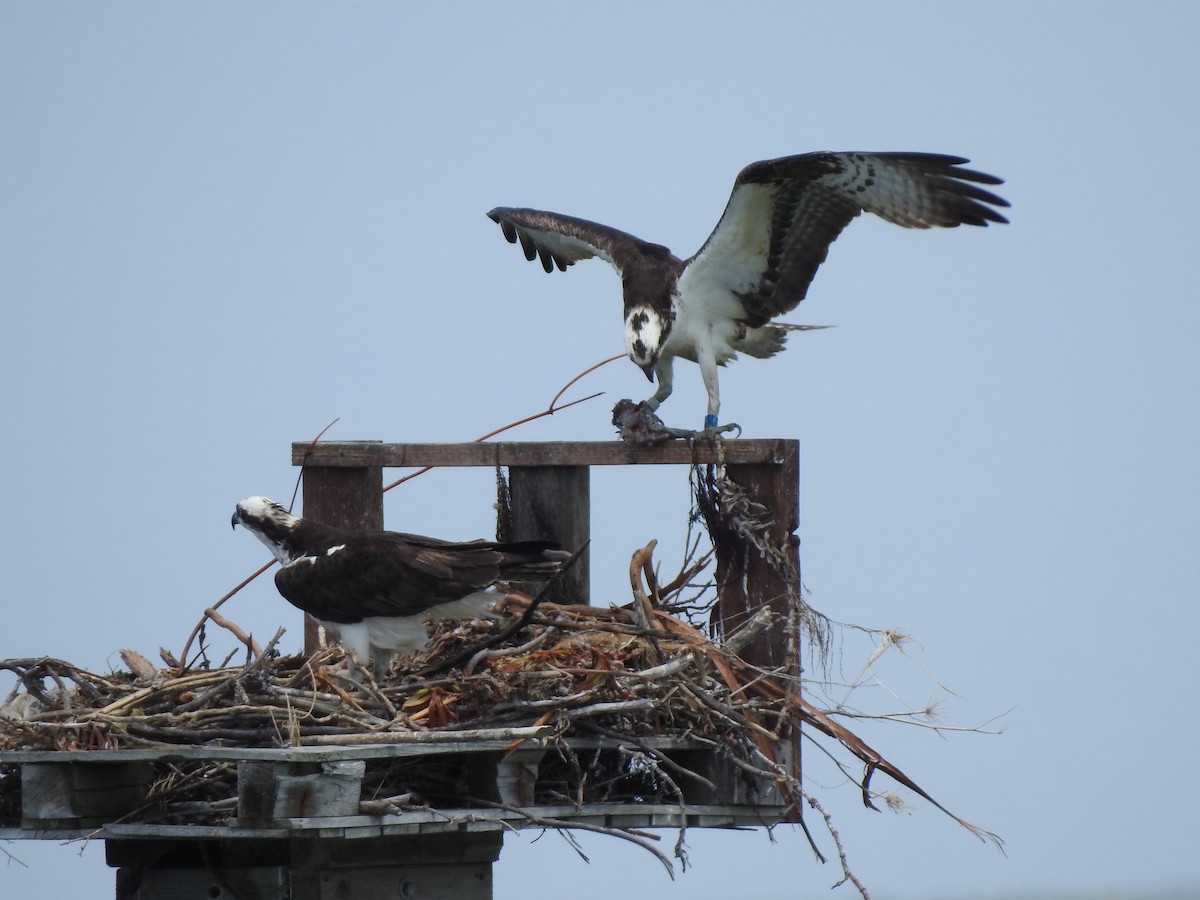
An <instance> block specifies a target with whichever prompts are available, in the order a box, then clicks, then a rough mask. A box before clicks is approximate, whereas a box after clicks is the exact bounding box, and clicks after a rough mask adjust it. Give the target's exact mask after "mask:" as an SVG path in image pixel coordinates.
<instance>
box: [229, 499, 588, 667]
mask: <svg viewBox="0 0 1200 900" xmlns="http://www.w3.org/2000/svg"><path fill="white" fill-rule="evenodd" d="M232 524H233V527H235V528H236V527H237V526H238V525H244V526H245V527H246V528H248V529H249V530H250V531H251V532H253V533H254V534H255V535H256V536H257V537H258V539H259V540H260V541H262V542H263V543H264V544H266V545H267V548H268V549H269V550H270V551H271V552H272V553H273V554H274V555H275V558H276V559H277V560H279V564H280V568H279V571H278V572H276V573H275V586H276V587H277V588H279V593H281V594H282V595H283V596H284V599H286V600H287V601H288V602H289V603H291V604H292V605H293V606H297V607H299V608H300V609H302V610H304V611H305V612H306V613H308V614H309V615H310V616H312V617H313V618H314V619H316V620H317V621H318V622H319V623H321V625H323V626H324V627H325V629H326V631H327V632H328V633H330V634H332V635H333V636H335V637H336V638H337V639H338V641H339V642H340V643H341V644H342V646H344V647H345V648H346V649H348V650H351V651H353V653H354V654H355V656H356V657H357V658H358V661H359V662H361V663H362V664H364V665H366V664H367V663H368V662H371V663H372V664H373V665H374V668H375V674H376V675H378V676H382V675H383V674H384V673H385V672H386V671H387V669H388V666H389V664H390V663H391V661H392V657H393V655H395V654H396V653H403V652H404V651H407V650H414V649H416V648H418V647H423V646H424V645H425V641H426V639H427V636H426V634H425V627H424V625H423V624H422V621H423V620H424V619H450V618H467V617H470V616H477V615H480V614H481V613H482V612H483V610H484V609H485V608H486V607H487V606H488V605H489V604H490V603H491V602H492V601H493V600H495V599H497V597H498V596H499V594H498V592H496V591H494V590H489V588H491V587H492V585H493V584H494V583H495V582H496V581H498V580H501V579H504V580H515V581H526V580H537V581H545V580H547V579H549V578H551V577H552V576H553V575H554V574H555V573H557V572H558V571H559V569H561V568H562V565H563V563H564V562H566V560H568V559H570V557H571V554H570V553H567V552H566V551H565V550H560V549H558V547H557V546H556V545H555V544H553V543H551V542H549V541H518V542H513V543H498V542H496V541H467V542H465V543H451V542H450V541H442V540H438V539H437V538H430V537H421V536H420V535H417V534H400V533H398V532H394V531H351V530H349V529H345V528H333V527H330V526H328V525H321V524H320V523H318V522H310V521H308V520H306V519H301V518H297V517H296V516H293V515H292V514H291V513H289V512H288V511H287V510H286V509H284V508H283V507H282V506H280V505H279V504H278V503H276V502H274V501H273V500H268V499H267V498H266V497H249V498H247V499H246V500H243V501H242V502H241V503H239V504H238V505H237V508H236V509H235V510H234V512H233V522H232Z"/></svg>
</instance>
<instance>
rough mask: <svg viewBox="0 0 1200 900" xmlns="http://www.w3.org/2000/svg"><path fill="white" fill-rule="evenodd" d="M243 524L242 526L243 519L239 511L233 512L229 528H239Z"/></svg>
mask: <svg viewBox="0 0 1200 900" xmlns="http://www.w3.org/2000/svg"><path fill="white" fill-rule="evenodd" d="M241 524H242V517H241V516H240V515H238V511H237V510H236V509H235V510H234V511H233V518H232V519H230V520H229V527H230V528H237V527H238V526H239V525H241Z"/></svg>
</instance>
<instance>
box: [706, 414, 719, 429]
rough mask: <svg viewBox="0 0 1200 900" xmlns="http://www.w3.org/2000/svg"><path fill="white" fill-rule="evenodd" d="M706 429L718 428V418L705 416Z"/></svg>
mask: <svg viewBox="0 0 1200 900" xmlns="http://www.w3.org/2000/svg"><path fill="white" fill-rule="evenodd" d="M704 427H705V428H716V427H717V417H716V416H705V417H704Z"/></svg>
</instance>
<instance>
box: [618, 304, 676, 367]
mask: <svg viewBox="0 0 1200 900" xmlns="http://www.w3.org/2000/svg"><path fill="white" fill-rule="evenodd" d="M670 333H671V320H670V319H668V318H665V317H664V316H663V314H662V313H660V312H659V311H658V310H656V309H654V308H652V307H650V306H635V307H634V308H633V309H631V310H630V311H629V314H628V315H627V316H625V350H626V352H627V353H628V354H629V358H630V359H631V360H633V361H634V363H635V364H637V366H638V367H639V368H640V369H641V370H642V371H643V372H645V373H646V377H647V378H648V379H649V380H651V381H653V380H654V364H655V363H656V362H658V357H659V354H660V353H661V352H662V348H663V344H665V343H666V340H667V335H669V334H670Z"/></svg>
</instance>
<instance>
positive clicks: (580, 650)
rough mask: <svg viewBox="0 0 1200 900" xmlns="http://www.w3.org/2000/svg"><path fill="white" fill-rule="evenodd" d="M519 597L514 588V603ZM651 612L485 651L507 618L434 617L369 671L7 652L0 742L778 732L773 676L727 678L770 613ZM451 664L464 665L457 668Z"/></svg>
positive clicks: (566, 626)
mask: <svg viewBox="0 0 1200 900" xmlns="http://www.w3.org/2000/svg"><path fill="white" fill-rule="evenodd" d="M510 599H512V598H510ZM528 602H529V601H528V598H519V597H518V598H515V602H514V603H513V606H515V608H516V610H517V611H519V610H520V608H521V606H522V605H524V604H527V603H528ZM655 617H656V621H655V623H654V625H655V626H657V627H644V626H641V625H638V624H635V622H634V616H633V614H632V613H631V611H630V610H628V609H609V610H603V609H597V608H593V607H568V606H554V605H551V604H542V605H541V606H540V607H539V608H538V611H537V614H536V615H534V616H532V617H531V619H530V622H529V624H528V625H526V626H525V628H523V629H522V630H521V631H520V632H518V633H516V634H514V635H512V636H510V637H509V638H507V639H505V640H503V641H502V642H500V643H499V645H498V646H494V647H489V648H487V649H483V650H478V651H476V650H475V649H474V648H476V647H479V646H480V645H483V644H485V643H487V642H488V641H489V640H490V639H492V638H494V637H495V636H496V635H498V634H499V633H501V632H502V631H503V630H504V627H505V625H506V624H508V623H511V622H512V619H508V620H507V622H506V620H504V619H501V620H498V621H495V620H484V619H469V620H464V621H459V622H452V623H451V622H441V623H433V625H432V629H433V635H432V637H431V640H430V643H429V646H428V647H427V649H426V650H425V651H424V652H421V653H419V654H409V655H408V656H406V657H403V658H402V659H400V660H398V661H397V664H396V665H395V666H394V667H393V669H392V670H391V672H389V673H388V674H387V675H386V676H384V677H381V678H379V679H378V680H375V679H373V678H371V677H370V676H369V675H367V676H366V677H363V676H362V675H361V674H358V677H359V678H361V681H360V680H355V677H353V676H354V675H355V674H357V673H353V672H352V670H351V669H350V667H348V666H347V665H346V664H345V654H344V652H343V651H342V650H341V649H340V648H337V647H330V648H327V649H324V650H321V651H320V652H318V653H316V654H314V655H313V656H311V657H303V656H280V655H278V654H277V653H276V652H275V651H274V642H272V644H269V645H268V646H267V648H266V649H264V651H263V652H262V654H261V655H259V656H258V657H257V658H255V659H253V660H251V661H250V662H249V663H248V664H246V665H243V666H231V667H218V668H211V669H199V670H195V671H185V672H179V671H177V670H172V669H159V670H154V669H153V667H150V669H147V666H148V665H149V664H148V663H147V662H146V661H145V660H144V659H141V658H140V657H136V656H134V655H131V654H130V652H129V651H126V652H125V653H124V654H123V655H124V657H125V659H126V661H127V662H131V663H132V669H134V670H137V671H140V672H141V674H140V675H139V674H136V673H135V671H128V672H121V671H118V672H114V673H110V674H107V675H99V674H96V673H94V672H89V671H86V670H84V669H81V668H78V667H76V666H73V665H71V664H69V663H67V662H64V661H61V660H54V659H26V660H5V661H2V662H0V669H6V670H8V671H11V672H13V673H14V674H15V675H16V676H17V679H18V684H17V686H16V687H15V688H14V690H13V692H12V693H11V694H10V695H9V697H8V699H7V700H6V701H5V703H4V704H3V705H0V721H3V724H4V728H3V731H0V750H88V749H120V748H127V747H151V748H157V747H163V746H167V745H174V744H191V745H206V746H237V747H295V746H304V745H313V744H354V743H366V742H368V741H377V742H387V741H388V740H389V739H396V740H399V739H403V738H404V737H406V736H411V735H413V734H414V733H417V732H429V731H437V732H464V731H469V732H473V733H483V732H488V731H500V730H503V729H514V728H516V729H520V728H523V727H532V726H544V725H550V726H553V728H554V729H555V733H558V734H568V733H574V732H575V731H578V730H579V729H581V728H584V727H585V726H586V727H590V728H592V729H595V730H603V731H605V732H611V733H614V734H619V735H621V736H625V737H630V738H636V737H639V736H649V735H655V736H678V737H685V736H686V737H710V738H711V737H717V736H721V735H723V734H726V733H727V732H728V731H729V730H730V729H742V730H748V731H751V732H754V731H758V730H762V729H766V730H768V731H770V732H772V737H773V738H775V739H781V738H784V737H786V727H784V719H785V716H784V715H783V710H782V708H781V707H780V706H779V705H778V703H777V702H776V701H775V700H774V699H772V698H770V697H768V696H764V694H765V693H768V692H765V691H764V688H765V687H766V686H767V685H772V686H774V688H775V692H776V693H778V692H779V691H781V690H782V684H780V683H779V681H778V680H776V679H770V678H768V679H765V680H760V681H759V682H758V685H757V686H755V687H754V688H753V689H751V690H749V691H743V690H742V689H743V688H745V684H744V683H742V682H740V681H739V680H738V678H737V676H733V669H734V668H735V667H739V666H740V667H743V668H744V667H745V663H742V662H741V661H740V660H739V659H738V658H737V657H736V655H735V651H736V648H737V647H738V646H740V645H741V644H742V643H743V642H744V641H745V639H746V638H748V637H752V636H754V635H756V634H757V633H759V632H760V631H761V630H762V628H763V627H765V624H766V622H767V617H765V616H764V617H763V618H761V619H759V620H756V621H755V622H754V623H752V624H751V625H749V626H747V628H745V629H743V630H742V631H741V632H739V639H738V640H735V641H734V642H733V643H732V644H730V643H728V642H727V643H726V644H725V645H721V646H717V645H715V644H713V643H712V642H710V641H708V640H707V639H706V638H704V637H703V636H702V635H701V634H700V633H699V632H698V631H696V630H695V629H694V628H693V627H692V626H691V625H689V624H687V623H686V622H684V621H682V620H681V619H678V618H676V617H674V616H672V615H670V614H668V613H665V612H661V611H658V612H656V613H655ZM456 659H462V660H464V661H463V662H461V663H458V664H450V661H452V660H456ZM722 671H723V672H725V675H726V676H733V677H732V683H731V681H730V680H729V678H728V677H723V676H722V674H721V673H722ZM757 674H758V673H754V677H757ZM735 691H737V692H739V694H740V696H737V697H734V696H733V695H734V692H735ZM775 729H780V730H781V733H779V734H776V733H775Z"/></svg>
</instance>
